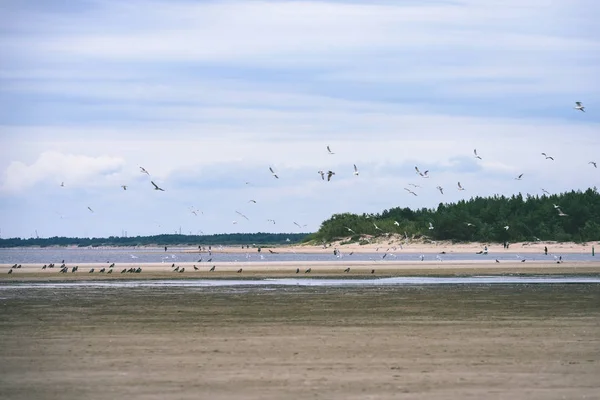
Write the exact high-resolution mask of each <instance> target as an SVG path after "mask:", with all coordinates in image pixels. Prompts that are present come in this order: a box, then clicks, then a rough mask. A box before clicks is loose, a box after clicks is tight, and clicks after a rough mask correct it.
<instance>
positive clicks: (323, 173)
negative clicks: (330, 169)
mask: <svg viewBox="0 0 600 400" xmlns="http://www.w3.org/2000/svg"><path fill="white" fill-rule="evenodd" d="M317 174H320V175H321V179H323V180H325V172H323V171H322V170H319V171H317Z"/></svg>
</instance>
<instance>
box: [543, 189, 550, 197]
mask: <svg viewBox="0 0 600 400" xmlns="http://www.w3.org/2000/svg"><path fill="white" fill-rule="evenodd" d="M542 192H544V193H546V194H547V195H548V196H550V192H549V191H547V190H546V189H544V188H542Z"/></svg>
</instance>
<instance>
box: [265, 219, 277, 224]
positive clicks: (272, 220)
mask: <svg viewBox="0 0 600 400" xmlns="http://www.w3.org/2000/svg"><path fill="white" fill-rule="evenodd" d="M267 222H272V223H273V225H275V220H274V219H268V220H267Z"/></svg>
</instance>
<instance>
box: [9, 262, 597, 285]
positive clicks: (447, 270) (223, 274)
mask: <svg viewBox="0 0 600 400" xmlns="http://www.w3.org/2000/svg"><path fill="white" fill-rule="evenodd" d="M194 265H195V266H196V268H198V269H197V270H196V269H194ZM41 266H42V264H23V265H22V267H21V268H19V269H13V272H12V273H10V274H8V271H9V270H10V269H11V267H12V265H8V264H0V284H1V283H4V282H16V281H60V280H65V281H72V280H145V279H221V278H227V279H247V278H255V279H269V278H323V277H326V278H342V277H343V278H368V277H370V278H382V277H408V276H439V277H451V276H478V275H489V276H492V275H493V276H503V275H504V276H507V275H525V276H526V275H544V276H550V275H598V274H600V262H588V261H580V262H577V261H570V262H563V263H550V262H547V261H528V262H527V263H521V262H502V263H496V262H494V261H491V262H481V261H470V262H469V261H443V262H435V261H422V262H414V261H389V262H381V261H351V262H344V261H341V262H338V263H336V262H330V261H318V262H303V261H287V262H217V263H210V264H207V263H204V264H198V263H192V262H184V263H177V264H176V266H177V267H179V268H185V271H184V272H183V273H182V272H177V271H174V270H173V268H172V267H171V265H170V264H166V263H120V264H117V265H115V267H114V268H113V272H112V273H110V274H109V273H107V272H108V271H109V270H110V269H109V266H108V265H107V264H106V263H87V264H86V263H80V264H78V267H79V268H78V270H77V272H75V273H73V272H71V268H72V267H73V266H75V265H67V267H68V268H69V270H68V272H67V273H61V272H60V267H55V268H52V269H50V268H47V269H45V270H42V269H41ZM213 266H214V267H215V269H214V271H210V269H211V268H212V267H213ZM91 268H94V272H93V273H90V272H89V271H90V269H91ZM102 268H104V269H105V271H106V272H104V273H100V272H99V270H100V269H102ZM130 268H133V269H135V268H141V272H140V273H131V272H123V273H122V271H123V270H129V269H130ZM308 268H310V272H306V271H307V269H308ZM348 268H349V270H348V271H347V272H346V269H348ZM240 269H241V272H238V271H239V270H240Z"/></svg>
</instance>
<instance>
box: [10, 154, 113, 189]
mask: <svg viewBox="0 0 600 400" xmlns="http://www.w3.org/2000/svg"><path fill="white" fill-rule="evenodd" d="M123 165H124V161H123V160H122V159H120V158H116V157H111V156H101V157H88V156H83V155H73V154H61V153H57V152H52V151H49V152H43V153H42V154H40V157H39V158H38V159H37V160H36V161H35V162H34V163H33V164H31V165H27V164H25V163H23V162H21V161H13V162H11V163H10V165H9V166H8V167H7V168H6V170H5V171H4V177H3V181H2V186H1V190H2V192H9V193H10V192H19V191H22V190H25V189H31V188H33V187H34V186H35V185H37V184H52V185H56V186H58V185H61V184H62V183H63V182H65V185H66V187H77V186H83V185H97V184H99V181H101V180H110V179H112V177H114V176H115V175H117V174H118V173H119V172H120V171H121V169H122V167H123Z"/></svg>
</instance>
